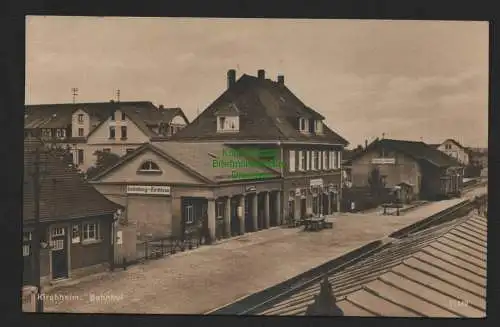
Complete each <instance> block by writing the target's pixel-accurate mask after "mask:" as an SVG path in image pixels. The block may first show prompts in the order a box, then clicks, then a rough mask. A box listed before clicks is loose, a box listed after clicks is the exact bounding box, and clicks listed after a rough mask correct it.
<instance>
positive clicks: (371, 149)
mask: <svg viewBox="0 0 500 327" xmlns="http://www.w3.org/2000/svg"><path fill="white" fill-rule="evenodd" d="M350 160H351V176H352V177H351V178H352V185H353V187H369V185H370V178H371V176H372V172H373V171H374V170H377V171H378V173H379V175H380V177H381V178H382V183H383V184H384V185H385V187H386V188H389V189H390V188H394V187H395V186H401V184H402V183H404V184H405V186H406V187H408V186H410V187H411V190H408V191H409V192H410V193H411V194H414V195H415V196H416V197H417V198H420V199H436V198H439V197H442V196H447V195H450V194H455V193H458V192H460V190H461V189H462V179H463V167H462V166H461V164H460V163H459V162H458V161H456V160H454V159H453V158H451V157H449V156H448V155H445V154H444V153H442V152H441V151H439V150H437V149H435V148H433V147H431V146H429V145H427V144H425V143H423V142H414V141H402V140H390V139H382V140H377V141H375V142H373V143H371V144H370V145H369V146H368V147H367V148H366V149H365V150H364V151H362V152H358V153H357V154H355V155H354V156H353V157H352V158H351V159H350Z"/></svg>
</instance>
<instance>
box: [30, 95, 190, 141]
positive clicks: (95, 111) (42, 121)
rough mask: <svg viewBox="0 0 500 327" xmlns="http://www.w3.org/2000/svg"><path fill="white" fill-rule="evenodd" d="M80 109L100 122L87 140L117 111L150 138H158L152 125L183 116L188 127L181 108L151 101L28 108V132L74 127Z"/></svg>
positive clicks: (66, 104)
mask: <svg viewBox="0 0 500 327" xmlns="http://www.w3.org/2000/svg"><path fill="white" fill-rule="evenodd" d="M78 109H81V110H83V111H85V112H86V113H87V114H88V115H89V116H90V118H91V120H92V121H94V122H97V123H96V124H93V125H91V129H90V131H89V134H88V136H90V135H91V134H92V133H93V132H94V131H95V130H96V129H97V128H98V127H99V126H101V125H102V124H104V123H105V122H106V121H107V120H108V118H109V117H110V116H111V114H112V113H113V112H114V111H116V110H121V111H123V112H125V114H126V115H127V116H128V117H129V119H131V120H132V121H133V122H134V123H135V124H136V125H137V126H138V127H139V129H140V130H141V131H142V132H143V133H145V134H146V135H147V136H148V137H154V136H158V134H157V133H155V132H154V131H153V130H152V129H151V128H149V126H148V125H151V122H157V123H158V124H159V123H167V124H168V123H170V122H171V120H172V119H173V118H174V117H175V116H177V115H180V116H182V117H183V118H184V120H185V121H186V124H189V120H188V119H187V117H186V115H185V114H184V112H183V111H182V109H181V108H163V107H160V108H158V107H156V106H155V105H154V104H153V103H152V102H150V101H125V102H90V103H75V104H74V103H62V104H40V105H27V106H25V115H27V116H25V128H66V127H68V126H69V125H71V123H72V114H73V113H74V112H75V111H76V110H78ZM88 136H87V137H88Z"/></svg>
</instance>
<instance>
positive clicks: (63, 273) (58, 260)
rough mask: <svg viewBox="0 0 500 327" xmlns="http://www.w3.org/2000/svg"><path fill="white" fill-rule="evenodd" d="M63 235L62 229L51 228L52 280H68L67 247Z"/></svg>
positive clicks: (63, 229) (63, 230)
mask: <svg viewBox="0 0 500 327" xmlns="http://www.w3.org/2000/svg"><path fill="white" fill-rule="evenodd" d="M65 234H66V233H65V228H63V227H53V228H52V231H51V241H52V279H59V278H68V253H67V251H68V249H67V246H68V245H67V241H66V235H65Z"/></svg>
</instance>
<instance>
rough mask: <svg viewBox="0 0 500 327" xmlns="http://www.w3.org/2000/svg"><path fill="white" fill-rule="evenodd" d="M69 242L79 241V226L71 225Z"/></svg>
mask: <svg viewBox="0 0 500 327" xmlns="http://www.w3.org/2000/svg"><path fill="white" fill-rule="evenodd" d="M71 243H80V226H79V225H73V228H72V229H71Z"/></svg>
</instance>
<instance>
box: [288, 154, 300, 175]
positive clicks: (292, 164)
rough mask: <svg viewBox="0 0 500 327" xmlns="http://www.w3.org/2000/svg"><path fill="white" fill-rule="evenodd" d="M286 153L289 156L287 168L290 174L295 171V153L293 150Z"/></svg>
mask: <svg viewBox="0 0 500 327" xmlns="http://www.w3.org/2000/svg"><path fill="white" fill-rule="evenodd" d="M288 153H289V154H290V159H289V162H288V167H289V168H290V169H289V171H290V172H294V171H295V151H294V150H290V151H289V152H288ZM299 153H300V151H299ZM299 167H300V166H299ZM299 169H300V168H299Z"/></svg>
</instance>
